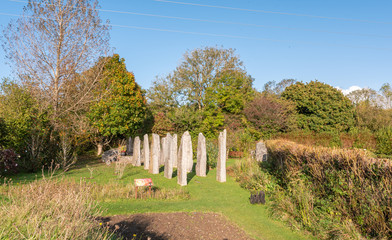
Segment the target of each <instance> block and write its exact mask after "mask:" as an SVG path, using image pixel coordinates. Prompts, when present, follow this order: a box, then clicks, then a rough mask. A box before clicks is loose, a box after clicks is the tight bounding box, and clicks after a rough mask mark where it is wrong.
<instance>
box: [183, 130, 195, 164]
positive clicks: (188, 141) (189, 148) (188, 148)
mask: <svg viewBox="0 0 392 240" xmlns="http://www.w3.org/2000/svg"><path fill="white" fill-rule="evenodd" d="M182 137H183V139H184V142H183V150H182V151H183V153H182V154H183V156H186V164H187V167H186V170H187V172H192V168H193V149H192V138H191V135H190V134H189V132H188V131H186V132H185V133H184V134H183V136H182ZM184 144H185V145H186V147H185V146H184ZM185 149H186V151H185ZM184 151H185V153H184ZM184 154H185V155H184Z"/></svg>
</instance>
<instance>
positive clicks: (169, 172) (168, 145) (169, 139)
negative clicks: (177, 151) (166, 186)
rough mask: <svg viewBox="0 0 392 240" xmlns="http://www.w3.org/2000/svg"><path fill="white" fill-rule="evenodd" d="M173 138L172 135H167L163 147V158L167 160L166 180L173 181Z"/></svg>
mask: <svg viewBox="0 0 392 240" xmlns="http://www.w3.org/2000/svg"><path fill="white" fill-rule="evenodd" d="M171 144H172V136H171V135H170V133H168V134H167V135H166V141H165V145H164V146H163V158H164V159H165V172H164V176H165V178H168V179H171V178H172V176H173V162H172V158H171V157H170V154H171Z"/></svg>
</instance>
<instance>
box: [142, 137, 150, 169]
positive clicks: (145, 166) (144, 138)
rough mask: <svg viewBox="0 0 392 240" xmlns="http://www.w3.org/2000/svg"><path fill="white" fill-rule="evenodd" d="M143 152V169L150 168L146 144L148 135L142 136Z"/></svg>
mask: <svg viewBox="0 0 392 240" xmlns="http://www.w3.org/2000/svg"><path fill="white" fill-rule="evenodd" d="M143 152H144V169H145V170H148V169H149V168H150V144H149V142H148V135H147V134H145V135H144V136H143Z"/></svg>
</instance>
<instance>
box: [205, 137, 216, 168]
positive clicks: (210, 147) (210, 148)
mask: <svg viewBox="0 0 392 240" xmlns="http://www.w3.org/2000/svg"><path fill="white" fill-rule="evenodd" d="M215 141H216V140H215ZM215 141H213V140H207V141H206V148H207V165H208V167H210V168H216V164H217V161H218V154H219V147H218V144H217V143H216V142H215Z"/></svg>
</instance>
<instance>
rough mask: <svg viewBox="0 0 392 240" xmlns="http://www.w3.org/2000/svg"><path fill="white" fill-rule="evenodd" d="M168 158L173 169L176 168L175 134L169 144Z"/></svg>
mask: <svg viewBox="0 0 392 240" xmlns="http://www.w3.org/2000/svg"><path fill="white" fill-rule="evenodd" d="M170 158H171V162H172V164H173V167H174V168H176V167H177V161H178V160H177V159H178V158H177V134H173V137H172V142H171V144H170Z"/></svg>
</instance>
